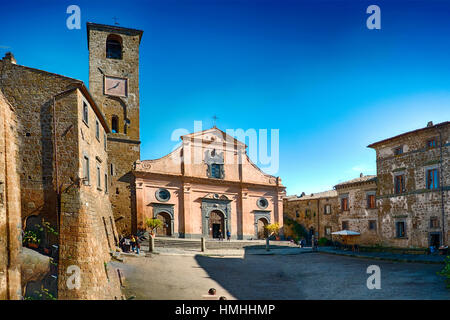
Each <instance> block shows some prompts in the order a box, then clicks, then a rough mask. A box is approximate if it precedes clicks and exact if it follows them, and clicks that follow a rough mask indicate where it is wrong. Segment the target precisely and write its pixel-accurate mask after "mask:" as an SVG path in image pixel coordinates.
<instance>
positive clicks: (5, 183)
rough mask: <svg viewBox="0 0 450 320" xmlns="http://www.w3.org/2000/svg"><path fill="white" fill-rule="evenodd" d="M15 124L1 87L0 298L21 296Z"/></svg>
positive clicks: (20, 245) (15, 121)
mask: <svg viewBox="0 0 450 320" xmlns="http://www.w3.org/2000/svg"><path fill="white" fill-rule="evenodd" d="M18 127H19V125H18V123H17V118H16V114H15V110H14V108H13V106H12V105H11V104H10V103H9V102H8V101H7V100H6V99H5V97H4V96H3V94H2V93H1V91H0V300H9V299H14V300H17V299H20V298H21V296H22V290H21V277H20V257H19V254H20V251H21V247H22V243H21V241H20V230H21V214H20V183H19V172H18V166H17V164H18V156H19V154H18V138H17V129H18Z"/></svg>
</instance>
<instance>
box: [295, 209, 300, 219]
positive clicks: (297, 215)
mask: <svg viewBox="0 0 450 320" xmlns="http://www.w3.org/2000/svg"><path fill="white" fill-rule="evenodd" d="M295 217H296V218H300V213H299V212H298V210H295Z"/></svg>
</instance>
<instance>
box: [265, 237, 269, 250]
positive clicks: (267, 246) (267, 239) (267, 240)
mask: <svg viewBox="0 0 450 320" xmlns="http://www.w3.org/2000/svg"><path fill="white" fill-rule="evenodd" d="M269 250H270V249H269V238H266V251H269Z"/></svg>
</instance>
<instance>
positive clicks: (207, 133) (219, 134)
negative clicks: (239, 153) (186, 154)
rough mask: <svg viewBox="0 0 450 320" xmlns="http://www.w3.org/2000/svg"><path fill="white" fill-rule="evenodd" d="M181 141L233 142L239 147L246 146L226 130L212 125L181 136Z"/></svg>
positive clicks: (203, 142)
mask: <svg viewBox="0 0 450 320" xmlns="http://www.w3.org/2000/svg"><path fill="white" fill-rule="evenodd" d="M181 139H182V140H183V141H194V143H197V142H198V143H202V144H206V145H209V144H221V145H223V144H233V145H235V144H236V145H238V146H240V147H243V148H246V147H247V146H246V145H245V143H242V142H241V141H239V140H237V139H236V138H234V137H232V136H231V135H229V134H227V133H226V132H224V131H222V130H220V129H219V128H217V127H213V128H211V129H207V130H203V131H198V132H193V133H190V134H187V135H184V136H182V137H181Z"/></svg>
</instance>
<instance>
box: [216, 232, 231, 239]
mask: <svg viewBox="0 0 450 320" xmlns="http://www.w3.org/2000/svg"><path fill="white" fill-rule="evenodd" d="M217 235H218V238H219V240H220V241H222V240H223V234H222V229H219V232H218V233H217ZM227 240H228V241H230V240H231V232H230V230H227Z"/></svg>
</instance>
